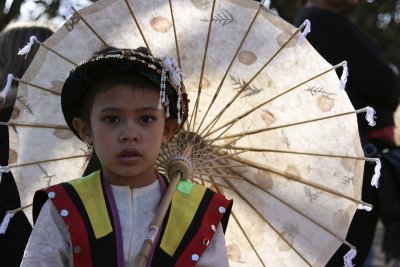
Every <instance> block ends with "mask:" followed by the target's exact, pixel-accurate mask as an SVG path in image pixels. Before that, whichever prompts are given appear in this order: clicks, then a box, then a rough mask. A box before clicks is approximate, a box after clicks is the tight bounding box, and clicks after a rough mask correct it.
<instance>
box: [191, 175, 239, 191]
mask: <svg viewBox="0 0 400 267" xmlns="http://www.w3.org/2000/svg"><path fill="white" fill-rule="evenodd" d="M196 179H199V180H201V181H205V182H208V183H211V184H213V185H214V186H216V185H218V186H220V187H223V188H225V189H228V190H232V188H230V187H229V186H226V185H223V184H220V183H218V182H212V181H211V180H209V179H205V178H196ZM195 183H196V181H195ZM202 184H203V183H202ZM203 185H204V184H203ZM204 186H205V185H204Z"/></svg>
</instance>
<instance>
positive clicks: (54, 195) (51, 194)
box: [47, 192, 56, 198]
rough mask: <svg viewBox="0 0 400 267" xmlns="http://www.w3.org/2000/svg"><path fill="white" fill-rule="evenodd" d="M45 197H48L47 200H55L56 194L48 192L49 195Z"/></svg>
mask: <svg viewBox="0 0 400 267" xmlns="http://www.w3.org/2000/svg"><path fill="white" fill-rule="evenodd" d="M47 196H48V197H49V198H55V197H56V193H55V192H49V193H48V194H47Z"/></svg>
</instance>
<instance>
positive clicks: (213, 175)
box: [193, 172, 242, 180]
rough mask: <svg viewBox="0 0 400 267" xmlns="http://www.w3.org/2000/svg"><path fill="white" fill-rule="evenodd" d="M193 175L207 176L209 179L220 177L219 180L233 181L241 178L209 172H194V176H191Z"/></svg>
mask: <svg viewBox="0 0 400 267" xmlns="http://www.w3.org/2000/svg"><path fill="white" fill-rule="evenodd" d="M194 175H200V176H209V177H221V178H227V179H234V180H242V177H238V176H233V175H225V174H217V173H209V172H196V173H195V174H193V176H194ZM200 179H202V178H200Z"/></svg>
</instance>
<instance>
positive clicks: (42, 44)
mask: <svg viewBox="0 0 400 267" xmlns="http://www.w3.org/2000/svg"><path fill="white" fill-rule="evenodd" d="M40 45H41V46H43V47H44V48H46V49H47V50H49V51H51V52H53V53H54V54H56V55H57V56H59V57H60V58H62V59H64V60H65V61H68V62H69V63H71V64H72V65H74V66H75V67H77V66H78V63H75V62H73V61H72V60H70V59H69V58H67V57H65V56H63V55H61V54H60V53H58V52H57V51H55V50H54V49H51V48H50V47H48V46H47V45H45V44H44V43H40Z"/></svg>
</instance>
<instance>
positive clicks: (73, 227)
mask: <svg viewBox="0 0 400 267" xmlns="http://www.w3.org/2000/svg"><path fill="white" fill-rule="evenodd" d="M45 191H46V192H47V193H50V192H54V193H55V196H54V198H50V199H51V201H52V202H53V204H54V206H55V207H56V209H57V211H58V212H59V213H60V214H62V213H65V212H63V210H66V211H68V215H67V216H61V217H62V218H63V220H64V222H65V224H66V225H67V229H68V232H69V233H70V235H71V241H72V254H73V259H74V266H76V267H79V266H82V267H87V266H93V262H92V255H91V250H90V243H89V238H88V233H87V230H86V226H85V223H84V221H83V220H82V217H81V216H80V215H79V212H78V209H77V208H76V207H75V205H74V203H73V202H72V200H71V199H70V197H69V195H68V194H67V192H66V191H65V189H64V188H63V187H62V186H60V185H55V186H52V187H50V188H48V189H46V190H45Z"/></svg>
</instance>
